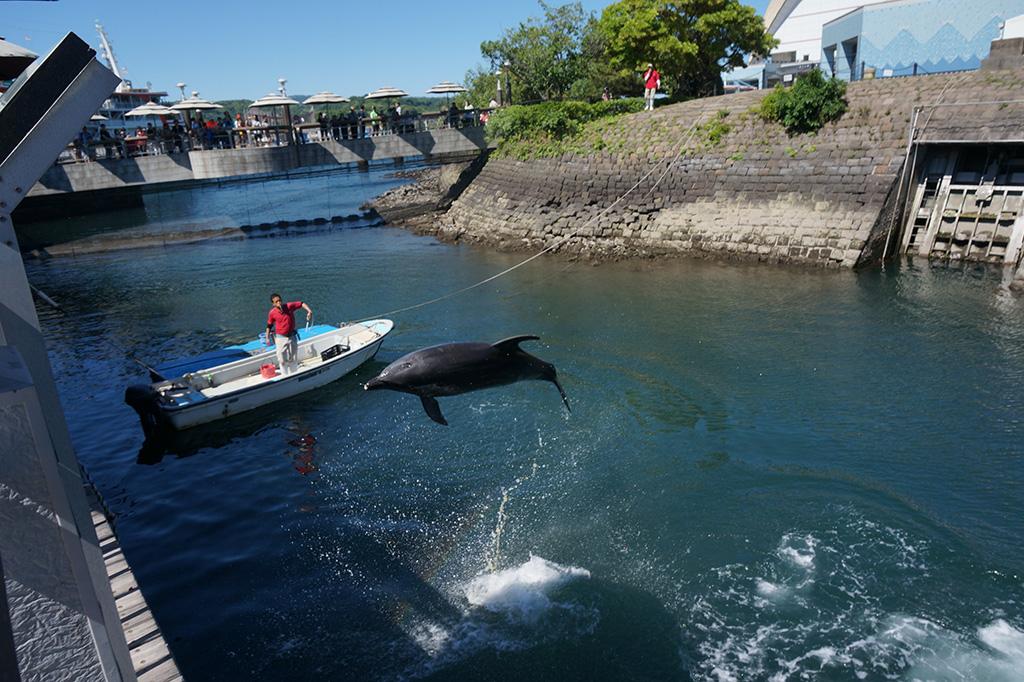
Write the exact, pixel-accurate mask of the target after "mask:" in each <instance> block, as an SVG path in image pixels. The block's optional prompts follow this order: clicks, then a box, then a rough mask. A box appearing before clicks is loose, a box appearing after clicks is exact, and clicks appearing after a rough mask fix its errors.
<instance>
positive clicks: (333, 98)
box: [302, 90, 351, 104]
mask: <svg viewBox="0 0 1024 682" xmlns="http://www.w3.org/2000/svg"><path fill="white" fill-rule="evenodd" d="M348 101H351V100H349V98H348V97H342V96H341V95H335V94H334V93H333V92H327V91H326V90H325V91H324V92H318V93H316V94H315V95H313V96H312V97H307V98H306V99H304V100H302V103H303V104H343V103H344V102H348Z"/></svg>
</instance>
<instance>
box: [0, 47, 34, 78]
mask: <svg viewBox="0 0 1024 682" xmlns="http://www.w3.org/2000/svg"><path fill="white" fill-rule="evenodd" d="M36 57H37V55H36V53H35V52H33V51H32V50H27V49H25V48H24V47H22V46H21V45H15V44H14V43H10V42H7V41H6V40H4V39H3V38H0V79H2V80H6V79H8V78H10V79H14V78H17V77H18V75H19V74H21V72H22V71H24V70H25V68H26V67H27V66H28V65H29V64H31V63H32V62H33V61H34V60H35V58H36Z"/></svg>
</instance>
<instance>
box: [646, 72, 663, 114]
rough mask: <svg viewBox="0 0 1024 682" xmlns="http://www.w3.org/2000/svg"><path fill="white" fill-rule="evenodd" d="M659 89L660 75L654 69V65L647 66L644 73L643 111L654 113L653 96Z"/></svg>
mask: <svg viewBox="0 0 1024 682" xmlns="http://www.w3.org/2000/svg"><path fill="white" fill-rule="evenodd" d="M660 87H661V74H660V73H658V70H657V69H655V68H654V64H648V65H647V70H646V71H644V110H645V111H654V96H655V95H656V94H657V93H658V88H660Z"/></svg>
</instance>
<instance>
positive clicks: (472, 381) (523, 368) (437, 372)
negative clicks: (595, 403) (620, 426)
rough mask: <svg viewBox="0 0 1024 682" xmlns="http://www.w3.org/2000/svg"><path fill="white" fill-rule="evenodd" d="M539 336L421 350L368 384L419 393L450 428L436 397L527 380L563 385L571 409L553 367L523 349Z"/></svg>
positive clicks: (429, 410) (433, 414)
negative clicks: (527, 342) (525, 344)
mask: <svg viewBox="0 0 1024 682" xmlns="http://www.w3.org/2000/svg"><path fill="white" fill-rule="evenodd" d="M539 338H540V337H539V336H513V337H512V338H509V339H504V340H502V341H498V342H497V343H494V344H488V343H446V344H442V345H440V346H431V347H430V348H421V349H420V350H417V351H413V352H412V353H409V354H408V355H405V356H403V357H400V358H399V359H397V360H395V361H394V362H392V363H391V364H390V365H388V366H387V367H385V368H384V371H382V372H381V373H380V374H378V375H377V376H376V377H374V378H373V379H370V380H369V381H368V382H366V385H365V386H364V387H363V388H365V389H366V390H367V391H372V390H374V389H378V388H386V389H389V390H392V391H400V392H402V393H412V394H413V395H418V396H419V397H420V400H421V401H422V402H423V409H424V410H426V412H427V416H428V417H430V418H431V419H433V420H434V421H436V422H437V423H438V424H444V425H445V426H447V425H448V422H447V421H445V418H444V415H443V414H441V406H440V405H438V404H437V400H436V399H435V398H436V397H437V396H447V395H459V394H460V393H468V392H469V391H478V390H480V389H482V388H491V387H492V386H504V385H505V384H511V383H514V382H516V381H523V380H526V379H541V380H543V381H550V382H551V383H553V384H554V385H555V387H556V388H557V389H558V392H559V394H560V395H561V396H562V402H564V403H565V407H566V409H571V408H569V399H568V398H567V397H566V396H565V391H564V390H563V389H562V385H561V384H559V383H558V378H557V375H556V373H555V367H554V365H551V364H549V363H547V362H544V361H543V360H541V359H540V358H537V357H534V356H532V355H530V354H529V353H527V352H526V351H524V350H523V349H522V348H520V347H519V344H520V343H522V342H523V341H536V340H538V339H539Z"/></svg>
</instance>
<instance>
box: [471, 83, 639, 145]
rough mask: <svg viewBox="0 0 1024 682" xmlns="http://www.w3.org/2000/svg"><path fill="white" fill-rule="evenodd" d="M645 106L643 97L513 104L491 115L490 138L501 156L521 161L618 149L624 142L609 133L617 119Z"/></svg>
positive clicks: (488, 131)
mask: <svg viewBox="0 0 1024 682" xmlns="http://www.w3.org/2000/svg"><path fill="white" fill-rule="evenodd" d="M643 108H644V101H643V99H641V98H631V99H616V100H611V101H608V102H595V103H593V104H588V103H587V102H574V101H568V102H542V103H540V104H529V105H517V106H511V107H506V108H504V109H498V110H497V111H495V112H494V113H493V114H492V115H491V119H490V121H489V122H488V123H487V137H488V139H490V140H491V141H494V142H496V143H497V148H496V149H495V154H496V155H497V156H498V157H509V158H516V159H521V160H526V159H534V158H543V157H552V156H559V155H561V154H564V153H567V152H573V153H577V154H587V153H593V152H597V151H601V150H605V149H612V150H615V149H617V148H618V147H619V146H621V144H622V139H621V137H616V136H614V135H609V133H610V132H611V131H612V128H613V127H614V123H615V121H616V119H618V118H619V117H620V116H623V115H624V114H631V113H634V112H637V111H641V110H643Z"/></svg>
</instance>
